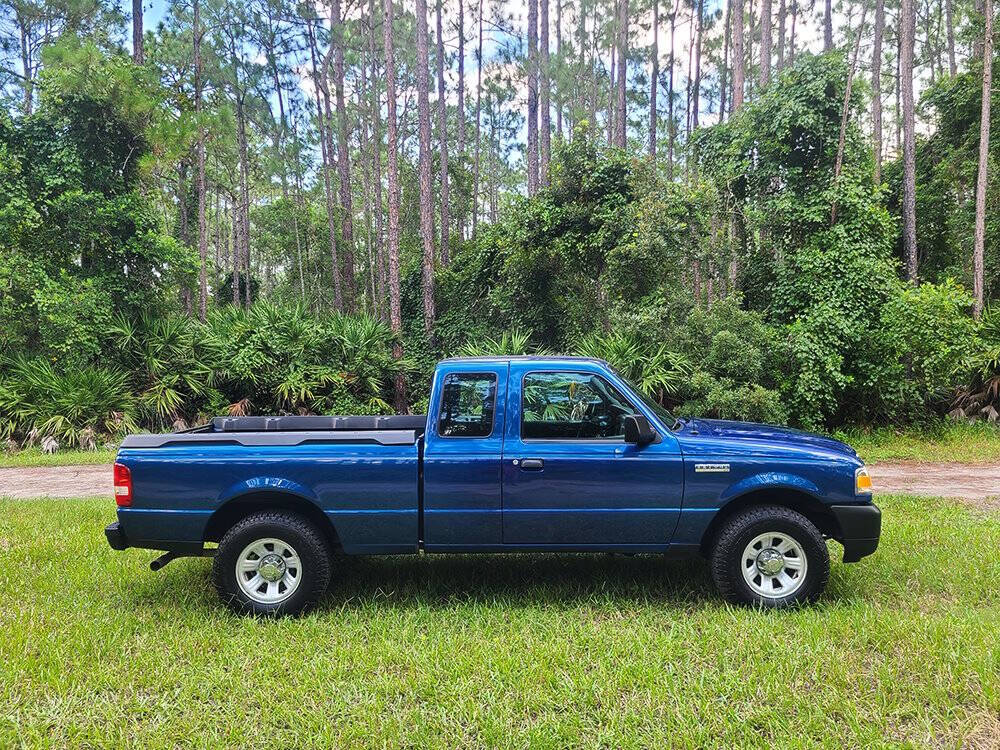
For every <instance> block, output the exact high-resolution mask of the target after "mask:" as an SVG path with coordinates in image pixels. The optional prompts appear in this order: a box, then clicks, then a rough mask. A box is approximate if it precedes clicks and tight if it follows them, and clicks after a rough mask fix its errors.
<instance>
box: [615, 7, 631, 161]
mask: <svg viewBox="0 0 1000 750" xmlns="http://www.w3.org/2000/svg"><path fill="white" fill-rule="evenodd" d="M618 5H619V11H618V44H617V47H618V81H617V86H616V88H617V93H618V104H617V106H616V107H615V109H616V110H617V119H616V120H615V122H616V129H615V145H616V146H618V148H625V144H626V140H625V132H626V129H627V125H628V109H627V107H626V106H625V88H626V80H627V74H628V0H618Z"/></svg>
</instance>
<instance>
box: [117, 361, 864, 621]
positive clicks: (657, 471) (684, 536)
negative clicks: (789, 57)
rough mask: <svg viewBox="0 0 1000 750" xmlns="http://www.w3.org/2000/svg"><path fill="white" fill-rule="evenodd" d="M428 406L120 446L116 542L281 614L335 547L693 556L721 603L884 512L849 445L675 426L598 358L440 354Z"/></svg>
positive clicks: (744, 599)
mask: <svg viewBox="0 0 1000 750" xmlns="http://www.w3.org/2000/svg"><path fill="white" fill-rule="evenodd" d="M429 403H430V405H429V408H428V412H429V413H428V414H427V415H426V417H424V416H417V417H414V416H391V417H295V416H288V417H235V418H226V417H219V418H216V419H214V420H213V421H212V422H211V424H208V425H205V426H203V427H197V428H194V429H191V430H188V431H184V432H179V433H170V434H165V435H133V436H130V437H128V438H126V439H125V441H124V442H123V443H122V446H121V450H120V451H119V453H118V456H117V460H116V463H115V467H114V483H115V495H116V500H117V504H118V521H117V522H116V523H113V524H111V525H110V526H108V527H107V529H106V530H105V534H106V536H107V539H108V542H109V543H110V544H111V546H112V547H113V548H114V549H118V550H123V549H126V548H128V547H140V548H146V549H154V550H163V551H164V554H163V555H162V556H161V557H159V558H158V559H157V560H155V561H154V562H153V563H152V564H151V567H152V568H153V569H154V570H158V569H159V568H161V567H163V565H165V564H167V563H168V562H169V561H170V560H171V559H173V558H175V557H178V556H185V555H189V556H190V555H206V556H208V555H211V556H214V561H213V568H212V571H213V572H212V576H213V580H214V583H215V586H216V588H217V590H218V592H219V595H220V596H221V598H222V600H223V601H224V602H225V603H226V604H227V605H229V606H230V607H231V608H233V609H235V610H237V611H239V612H243V613H250V614H270V615H279V614H294V613H297V612H301V611H303V610H305V609H308V608H309V607H311V606H312V605H314V604H315V603H316V602H317V600H318V599H319V598H320V597H321V596H322V595H323V593H324V592H325V590H326V588H327V586H328V585H329V583H330V580H331V578H332V577H334V576H335V575H336V574H337V571H336V568H335V564H336V560H337V559H338V556H339V555H342V554H346V555H388V554H402V553H415V552H420V551H424V552H427V553H433V552H466V553H469V552H541V551H546V552H553V551H556V552H561V551H565V552H596V551H600V552H626V553H635V552H643V553H664V554H666V555H668V556H686V555H692V554H700V555H703V556H705V557H707V558H708V560H709V561H710V566H711V571H712V576H713V578H714V580H715V583H716V585H717V586H718V588H719V590H720V592H721V593H722V595H723V596H724V597H725V598H727V599H728V600H730V601H732V602H736V603H741V604H752V605H758V606H764V607H787V606H791V605H795V604H798V603H802V602H809V601H812V600H814V599H815V598H816V597H818V596H819V595H820V593H821V592H822V591H823V589H824V587H825V585H826V582H827V578H828V576H829V572H830V557H829V552H828V547H827V542H826V540H827V539H836V540H837V541H838V542H840V544H842V545H843V549H844V557H843V559H844V562H854V561H857V560H859V559H860V558H862V557H864V556H865V555H869V554H871V553H872V552H874V551H875V548H876V547H877V546H878V540H879V534H880V530H881V513H880V511H879V509H878V508H877V507H876V506H875V505H874V504H873V503H872V498H871V480H870V478H869V476H868V472H867V471H866V469H865V467H864V464H863V463H862V462H861V461H860V460H859V459H858V457H857V454H856V453H855V452H854V450H852V449H851V448H850V447H848V446H847V445H844V444H843V443H840V442H838V441H836V440H832V439H829V438H825V437H821V436H819V435H813V434H810V433H806V432H801V431H797V430H791V429H784V428H778V427H770V426H765V425H757V424H746V423H741V422H726V421H719V420H709V419H688V420H682V419H675V418H674V417H672V416H671V415H670V414H669V413H668V412H667V411H666V410H664V409H663V408H662V407H661V406H660V405H659V404H657V403H656V402H655V401H653V400H651V399H650V398H648V397H646V396H645V395H644V394H643V393H642V391H641V390H640V389H638V388H636V387H634V386H632V385H631V384H630V383H628V382H627V381H626V380H625V379H623V378H622V377H621V376H619V375H618V374H617V373H616V372H615V371H614V369H613V368H611V367H610V366H609V365H608V364H607V363H606V362H603V361H600V360H594V359H583V358H576V357H481V358H462V359H448V360H444V361H442V362H441V363H440V364H439V365H438V367H437V369H436V371H435V373H434V378H433V383H432V386H431V396H430V402H429Z"/></svg>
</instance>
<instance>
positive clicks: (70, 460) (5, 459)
mask: <svg viewBox="0 0 1000 750" xmlns="http://www.w3.org/2000/svg"><path fill="white" fill-rule="evenodd" d="M116 450H117V449H115V448H111V449H107V450H106V449H103V448H101V449H99V450H96V451H78V450H69V451H59V452H57V453H42V452H41V451H40V450H39V449H38V448H27V449H25V450H23V451H16V452H13V453H7V452H4V451H0V469H3V468H11V467H18V466H77V465H79V464H109V463H111V462H112V461H114V460H115V453H116Z"/></svg>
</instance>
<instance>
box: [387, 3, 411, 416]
mask: <svg viewBox="0 0 1000 750" xmlns="http://www.w3.org/2000/svg"><path fill="white" fill-rule="evenodd" d="M382 2H383V6H382V7H383V14H382V15H383V18H382V46H383V50H384V54H385V99H386V138H387V142H386V152H387V155H388V162H389V176H388V188H389V233H388V241H389V242H388V244H389V325H390V327H391V328H392V332H393V334H394V335H395V340H394V341H393V345H392V356H393V357H394V358H395V359H396V360H397V361H399V360H401V359H402V358H403V340H402V334H403V315H402V311H401V309H400V308H401V305H400V300H401V294H400V288H399V143H398V141H399V137H398V134H397V127H398V126H397V124H396V56H395V52H394V49H393V29H392V21H393V12H392V0H382ZM394 386H395V388H394V390H395V394H394V398H393V400H394V406H395V407H396V411H397V412H398V413H400V414H402V413H403V412H405V411H406V380H405V379H404V377H403V372H402V370H400V371H399V372H398V373H397V374H396V379H395V383H394Z"/></svg>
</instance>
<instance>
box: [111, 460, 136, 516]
mask: <svg viewBox="0 0 1000 750" xmlns="http://www.w3.org/2000/svg"><path fill="white" fill-rule="evenodd" d="M115 502H116V503H118V507H119V508H127V507H129V506H130V505H132V472H131V471H129V470H128V467H127V466H125V465H124V464H115Z"/></svg>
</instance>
